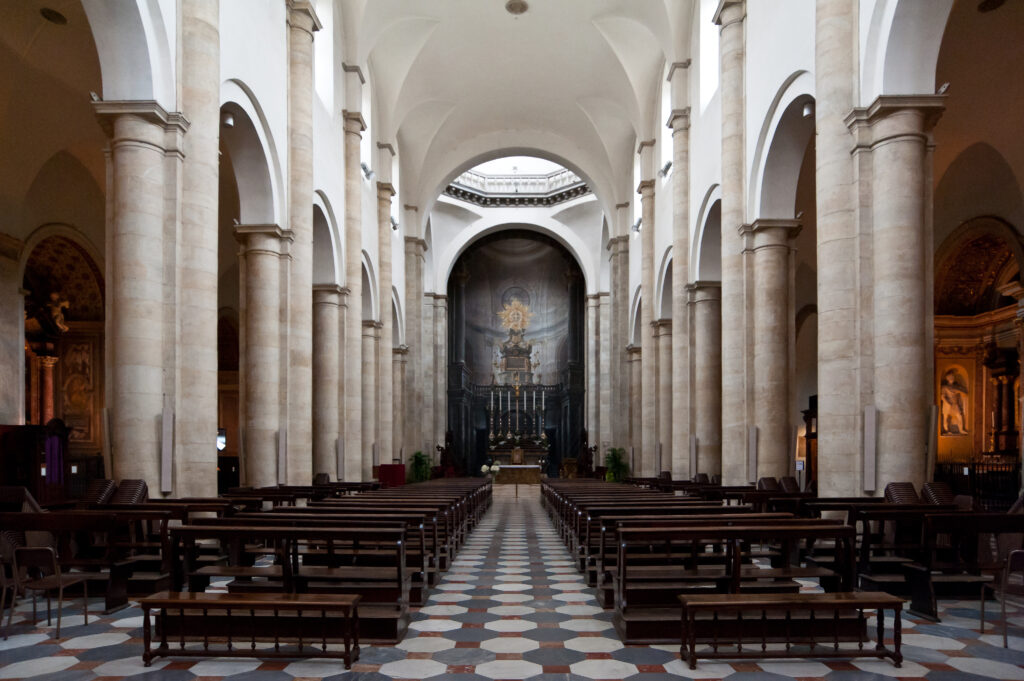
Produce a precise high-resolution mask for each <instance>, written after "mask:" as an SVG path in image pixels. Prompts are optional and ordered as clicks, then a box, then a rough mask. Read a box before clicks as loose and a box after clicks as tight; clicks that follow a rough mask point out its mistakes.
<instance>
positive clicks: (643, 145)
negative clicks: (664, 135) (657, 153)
mask: <svg viewBox="0 0 1024 681" xmlns="http://www.w3.org/2000/svg"><path fill="white" fill-rule="evenodd" d="M656 142H657V140H656V139H654V138H653V137H652V138H651V139H649V140H640V144H638V145H636V153H637V154H642V153H644V149H645V148H647V147H651V148H652V149H653V148H654V145H655V143H656Z"/></svg>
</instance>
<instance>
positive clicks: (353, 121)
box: [341, 109, 366, 136]
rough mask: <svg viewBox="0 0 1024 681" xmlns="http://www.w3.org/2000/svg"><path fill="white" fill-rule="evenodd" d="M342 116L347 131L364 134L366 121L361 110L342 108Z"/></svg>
mask: <svg viewBox="0 0 1024 681" xmlns="http://www.w3.org/2000/svg"><path fill="white" fill-rule="evenodd" d="M341 118H342V120H344V121H345V132H351V133H355V134H357V135H360V136H362V132H363V131H364V130H366V121H365V120H364V119H363V114H362V112H360V111H349V110H348V109H342V111H341Z"/></svg>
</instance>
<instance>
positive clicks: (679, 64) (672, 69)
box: [665, 59, 691, 83]
mask: <svg viewBox="0 0 1024 681" xmlns="http://www.w3.org/2000/svg"><path fill="white" fill-rule="evenodd" d="M690 63H691V62H690V60H689V59H686V60H684V61H674V62H672V66H669V67H668V77H667V78H665V80H666V81H667V82H669V83H671V82H672V76H674V75H676V70H677V69H682V70H684V71H685V70H686V69H688V68H690Z"/></svg>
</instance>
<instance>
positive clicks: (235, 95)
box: [221, 79, 288, 226]
mask: <svg viewBox="0 0 1024 681" xmlns="http://www.w3.org/2000/svg"><path fill="white" fill-rule="evenodd" d="M227 114H230V116H231V117H232V125H226V124H225V123H226V118H225V115H227ZM221 116H222V123H221V144H222V145H223V146H224V147H225V148H226V149H227V150H228V153H229V154H230V156H231V162H232V165H233V166H234V169H235V179H236V182H237V183H238V195H239V198H240V199H241V201H240V208H241V211H240V212H241V215H240V217H239V219H240V221H241V222H242V224H254V225H255V224H276V225H282V226H283V225H287V224H288V220H287V217H286V215H285V205H284V200H283V197H284V191H283V187H284V175H283V173H282V170H281V161H280V156H279V154H278V152H277V145H276V144H275V142H274V137H273V133H271V131H270V126H269V124H268V122H267V118H266V115H265V114H264V112H263V108H262V107H261V106H260V104H259V101H258V100H257V99H256V96H255V94H254V93H253V92H252V90H251V89H249V87H248V86H247V85H245V83H243V82H242V81H240V80H237V79H230V80H227V81H225V82H224V83H223V85H222V86H221Z"/></svg>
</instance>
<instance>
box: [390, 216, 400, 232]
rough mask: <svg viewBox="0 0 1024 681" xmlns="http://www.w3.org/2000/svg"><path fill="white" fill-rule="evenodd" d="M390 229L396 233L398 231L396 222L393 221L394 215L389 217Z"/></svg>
mask: <svg viewBox="0 0 1024 681" xmlns="http://www.w3.org/2000/svg"><path fill="white" fill-rule="evenodd" d="M391 229H393V230H394V231H396V232H397V231H398V220H396V219H395V216H394V215H392V216H391Z"/></svg>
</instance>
